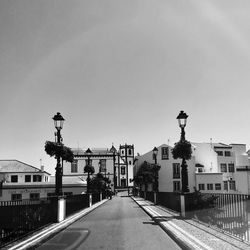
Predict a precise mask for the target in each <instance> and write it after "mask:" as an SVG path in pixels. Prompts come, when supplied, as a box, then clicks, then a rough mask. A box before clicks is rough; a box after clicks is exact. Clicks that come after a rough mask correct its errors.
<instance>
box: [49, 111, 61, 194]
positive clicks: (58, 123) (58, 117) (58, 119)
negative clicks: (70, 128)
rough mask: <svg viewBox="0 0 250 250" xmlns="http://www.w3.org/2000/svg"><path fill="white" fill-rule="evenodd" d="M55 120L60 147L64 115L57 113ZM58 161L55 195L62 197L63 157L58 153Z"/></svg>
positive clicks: (57, 141)
mask: <svg viewBox="0 0 250 250" xmlns="http://www.w3.org/2000/svg"><path fill="white" fill-rule="evenodd" d="M52 119H53V120H54V124H55V128H56V130H57V132H56V137H57V140H56V143H58V145H59V146H60V145H61V142H62V137H61V133H60V131H61V129H62V128H63V122H64V118H63V117H62V115H61V114H60V113H59V112H57V114H56V115H54V117H53V118H52ZM56 159H57V164H56V190H55V193H56V195H57V196H60V195H62V166H61V162H60V160H61V155H60V154H59V153H58V154H57V155H56Z"/></svg>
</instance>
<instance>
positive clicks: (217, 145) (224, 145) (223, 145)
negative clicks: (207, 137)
mask: <svg viewBox="0 0 250 250" xmlns="http://www.w3.org/2000/svg"><path fill="white" fill-rule="evenodd" d="M191 144H192V145H193V146H198V145H200V144H206V145H212V147H213V148H232V146H230V145H228V144H225V143H221V142H217V143H210V142H191Z"/></svg>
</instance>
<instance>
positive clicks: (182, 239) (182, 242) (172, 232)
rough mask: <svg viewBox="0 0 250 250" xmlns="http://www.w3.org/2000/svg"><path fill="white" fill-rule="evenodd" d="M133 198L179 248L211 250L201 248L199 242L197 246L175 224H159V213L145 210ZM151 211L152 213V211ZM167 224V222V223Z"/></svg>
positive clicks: (204, 247) (185, 249)
mask: <svg viewBox="0 0 250 250" xmlns="http://www.w3.org/2000/svg"><path fill="white" fill-rule="evenodd" d="M131 198H132V199H133V200H134V202H136V204H137V205H138V206H139V207H140V208H142V209H143V211H144V212H146V213H147V214H148V215H149V216H150V217H151V218H152V219H153V221H154V222H155V223H157V225H159V226H160V227H161V228H162V229H163V230H164V231H165V232H166V233H167V234H168V235H169V237H170V238H171V239H172V240H174V241H175V242H176V243H177V244H178V246H180V248H181V249H183V250H194V249H197V250H198V249H207V250H208V249H211V248H210V247H208V246H207V247H206V246H203V247H201V246H200V244H199V243H198V241H197V242H196V244H194V239H189V238H188V237H187V236H185V235H184V234H183V233H182V232H181V230H178V228H176V227H174V224H171V225H170V223H169V224H168V225H167V226H166V225H164V222H159V221H158V220H157V215H158V213H157V212H155V211H153V209H149V211H148V210H147V209H145V208H144V206H142V205H141V204H139V203H138V202H137V201H136V200H135V199H134V197H132V196H131ZM150 210H151V211H150ZM154 213H155V215H154ZM165 223H166V222H165Z"/></svg>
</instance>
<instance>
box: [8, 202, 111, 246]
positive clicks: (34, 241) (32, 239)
mask: <svg viewBox="0 0 250 250" xmlns="http://www.w3.org/2000/svg"><path fill="white" fill-rule="evenodd" d="M107 201H108V199H104V200H102V201H100V202H98V203H95V204H94V205H92V206H91V207H88V208H85V209H83V210H82V211H81V212H78V213H75V214H73V215H71V216H70V217H68V218H66V219H65V220H63V221H61V222H59V223H55V224H52V225H51V226H49V227H47V228H45V229H42V230H40V231H38V232H37V233H35V234H34V235H33V236H28V237H27V238H25V239H24V240H22V241H19V243H16V244H15V243H12V245H11V246H10V245H9V246H6V247H5V248H4V249H6V250H7V249H8V250H24V249H32V248H34V247H35V246H36V245H38V244H39V243H42V242H44V241H46V240H47V239H48V238H51V237H53V236H54V235H55V234H57V233H58V232H60V231H62V230H64V229H65V228H66V227H68V226H69V225H71V224H72V223H74V222H75V221H77V220H79V219H80V218H82V217H83V216H85V215H87V214H88V213H90V212H92V211H93V210H94V209H96V208H98V207H99V206H101V205H102V204H104V203H105V202H107ZM13 244H15V245H13Z"/></svg>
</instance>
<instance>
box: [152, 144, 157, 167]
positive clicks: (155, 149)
mask: <svg viewBox="0 0 250 250" xmlns="http://www.w3.org/2000/svg"><path fill="white" fill-rule="evenodd" d="M157 155H158V148H157V147H154V148H153V159H154V160H155V164H157Z"/></svg>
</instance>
